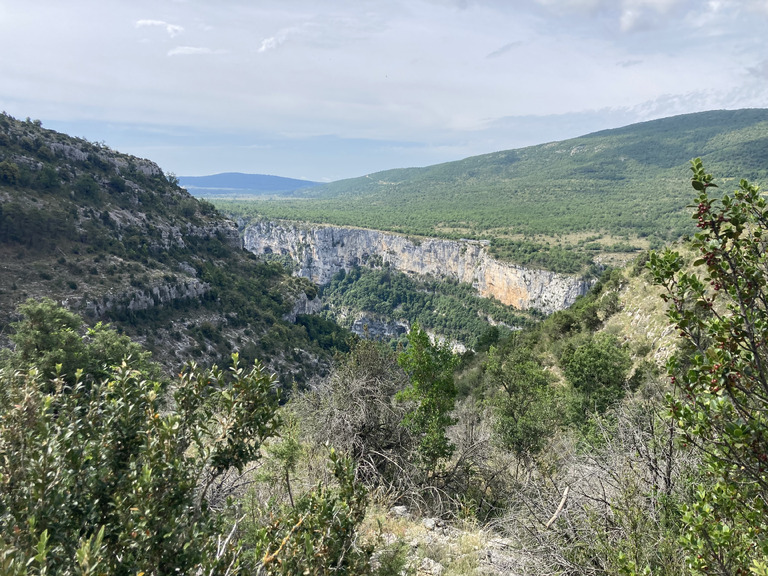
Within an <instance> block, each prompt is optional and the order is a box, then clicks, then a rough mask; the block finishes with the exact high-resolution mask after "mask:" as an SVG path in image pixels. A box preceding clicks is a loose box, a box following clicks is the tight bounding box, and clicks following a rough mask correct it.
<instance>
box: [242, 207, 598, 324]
mask: <svg viewBox="0 0 768 576" xmlns="http://www.w3.org/2000/svg"><path fill="white" fill-rule="evenodd" d="M242 235H243V245H244V247H245V248H246V249H247V250H250V251H251V252H254V253H256V254H280V255H285V256H290V257H291V258H292V259H293V260H294V261H295V262H296V263H297V269H298V274H299V275H300V276H304V277H306V278H309V279H311V280H312V281H314V282H317V283H318V284H327V283H328V282H329V281H330V280H331V278H332V277H333V275H334V274H336V273H337V272H339V271H340V270H350V269H351V268H352V267H354V266H359V265H369V266H381V265H384V264H388V265H389V266H391V267H392V268H394V269H396V270H399V271H401V272H405V273H408V274H418V275H422V276H426V275H431V276H434V277H436V278H448V279H452V280H456V281H459V282H465V283H468V284H471V285H472V286H474V287H475V289H476V290H477V291H478V293H479V294H480V295H481V296H484V297H494V298H496V299H497V300H499V301H500V302H502V303H504V304H507V305H509V306H514V307H515V308H518V309H529V308H536V309H539V310H541V311H542V312H545V313H551V312H554V311H556V310H561V309H563V308H567V307H568V306H570V305H571V304H572V303H573V301H574V300H575V299H576V297H577V296H579V295H581V294H584V293H585V292H586V291H587V289H588V287H589V285H588V284H587V282H585V281H583V280H581V279H578V278H575V277H573V276H567V275H564V274H558V273H555V272H550V271H548V270H535V269H528V268H523V267H522V266H516V265H514V264H509V263H506V262H500V261H498V260H496V259H494V258H492V257H491V256H490V255H489V254H488V251H487V247H486V244H485V243H482V242H478V241H471V240H462V241H457V240H440V239H435V238H419V239H412V238H409V237H406V236H401V235H398V234H391V233H386V232H380V231H377V230H364V229H360V228H341V227H336V226H319V225H318V226H313V225H301V224H297V223H291V222H269V221H256V222H251V223H248V224H247V225H245V226H243V230H242Z"/></svg>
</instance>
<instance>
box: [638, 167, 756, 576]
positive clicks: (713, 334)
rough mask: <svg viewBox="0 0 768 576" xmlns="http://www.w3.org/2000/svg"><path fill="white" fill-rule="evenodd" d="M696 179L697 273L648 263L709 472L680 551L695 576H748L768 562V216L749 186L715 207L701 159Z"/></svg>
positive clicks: (693, 436) (684, 420)
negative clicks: (678, 347) (676, 345)
mask: <svg viewBox="0 0 768 576" xmlns="http://www.w3.org/2000/svg"><path fill="white" fill-rule="evenodd" d="M691 169H692V170H693V178H692V185H693V187H694V189H696V190H697V191H698V198H697V204H696V205H695V206H694V207H695V209H696V211H695V213H694V218H695V219H696V221H697V227H698V228H699V232H698V233H697V234H696V235H695V236H694V238H693V240H692V241H691V245H692V247H693V248H694V250H695V251H696V252H698V253H700V255H699V258H698V259H697V260H696V261H695V262H694V265H695V266H696V267H699V268H698V270H694V271H688V270H687V269H686V268H685V266H684V261H683V258H682V257H681V256H680V254H679V253H676V252H674V251H671V250H666V251H665V252H664V253H662V254H652V255H651V260H650V268H651V270H652V272H653V275H654V280H655V281H656V282H657V283H658V284H661V285H662V286H664V287H665V288H666V291H667V292H666V294H665V296H664V298H665V300H666V301H667V302H668V303H669V312H668V316H669V319H670V321H671V322H672V324H673V326H674V327H675V328H676V329H677V330H678V331H679V334H680V337H681V338H682V341H683V344H684V346H683V349H682V351H681V353H680V355H679V358H678V359H677V361H675V362H672V363H670V374H671V375H672V376H673V380H674V381H675V382H676V383H677V385H678V387H679V389H680V392H681V394H680V395H679V396H677V397H675V398H674V399H673V400H672V411H673V413H674V415H675V417H676V419H677V421H678V425H679V426H680V428H681V430H682V431H683V433H684V434H685V436H686V439H687V441H688V442H690V443H691V444H692V445H694V446H696V447H697V448H698V449H699V450H700V451H701V453H702V455H703V458H704V462H705V464H706V467H705V471H706V473H707V478H706V481H704V482H702V483H701V485H700V486H699V487H698V489H697V491H696V500H695V501H694V502H693V504H691V505H690V506H689V507H688V509H687V511H686V514H685V518H684V522H685V524H686V533H685V538H684V539H683V541H684V543H685V546H686V548H687V550H688V553H689V557H688V561H689V563H690V565H691V568H692V569H694V570H695V571H696V572H699V573H706V574H747V573H748V572H749V571H750V570H751V569H753V568H755V566H757V565H758V564H760V563H762V564H763V565H764V563H765V562H766V560H767V559H768V536H766V534H768V521H767V520H766V519H767V518H768V417H767V416H766V414H768V412H767V409H768V346H767V345H766V339H765V335H766V333H768V292H766V286H768V266H767V265H766V263H767V262H768V256H767V252H766V242H767V241H768V238H767V236H768V206H767V204H766V200H765V198H764V197H763V196H762V195H761V193H760V191H759V189H758V187H757V186H755V185H753V184H750V183H749V182H747V181H746V180H741V182H740V184H739V187H738V189H736V190H735V191H734V192H733V193H732V194H723V195H722V196H721V197H719V198H718V195H715V194H713V191H712V189H713V188H716V185H715V184H714V183H713V178H712V176H711V175H710V174H708V173H706V172H705V170H704V167H703V165H702V162H701V160H700V159H696V160H694V161H693V162H692V168H691ZM755 569H756V568H755Z"/></svg>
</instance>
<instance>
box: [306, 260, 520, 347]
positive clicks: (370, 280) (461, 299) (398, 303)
mask: <svg viewBox="0 0 768 576" xmlns="http://www.w3.org/2000/svg"><path fill="white" fill-rule="evenodd" d="M321 296H322V298H323V302H324V303H326V305H327V306H328V308H329V309H330V313H331V314H335V315H338V312H339V311H345V312H347V311H350V310H353V311H356V310H359V311H364V312H369V313H372V314H375V315H377V316H382V317H385V318H388V319H389V320H391V321H402V322H404V323H406V324H407V325H410V324H413V323H415V322H418V324H419V326H422V327H423V328H425V329H428V330H431V331H434V332H436V333H438V334H446V335H448V334H449V335H450V337H451V338H453V339H456V340H458V341H460V342H462V343H464V344H465V345H467V346H473V345H476V344H477V342H478V340H479V339H480V338H481V337H482V336H483V335H484V334H485V333H486V332H487V331H488V329H489V319H490V320H492V321H495V322H500V323H503V325H506V326H510V327H519V326H523V325H528V324H529V323H530V322H531V320H530V317H529V315H526V314H524V313H520V312H518V311H515V310H513V309H511V308H510V307H509V306H504V305H503V304H501V303H499V302H498V301H496V300H494V299H491V298H481V297H480V296H478V295H477V292H476V290H475V289H474V288H472V286H470V285H469V284H460V283H457V282H449V281H438V280H433V279H424V280H417V279H414V278H411V277H409V276H408V275H406V274H404V273H402V272H397V271H395V270H391V269H389V268H386V267H385V268H383V269H379V270H377V269H370V268H363V267H355V268H353V269H352V270H350V271H349V272H343V271H341V272H339V273H338V274H336V275H334V277H333V278H332V279H331V282H330V283H329V284H327V285H326V286H323V287H322V289H321ZM497 330H498V328H497ZM502 330H503V328H502Z"/></svg>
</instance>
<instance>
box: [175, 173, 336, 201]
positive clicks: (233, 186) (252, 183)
mask: <svg viewBox="0 0 768 576" xmlns="http://www.w3.org/2000/svg"><path fill="white" fill-rule="evenodd" d="M320 184H321V182H312V181H311V180H299V179H296V178H283V177H281V176H270V175H267V174H243V173H241V172H224V173H222V174H213V175H210V176H179V185H180V186H182V187H183V188H186V189H187V191H188V192H189V193H190V194H192V195H193V196H197V197H200V198H211V197H217V198H222V197H237V198H244V197H248V196H259V195H265V194H266V195H270V194H285V193H286V192H293V191H294V190H300V189H303V188H311V187H313V186H318V185H320Z"/></svg>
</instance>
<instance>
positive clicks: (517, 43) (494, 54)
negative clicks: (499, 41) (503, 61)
mask: <svg viewBox="0 0 768 576" xmlns="http://www.w3.org/2000/svg"><path fill="white" fill-rule="evenodd" d="M522 44H523V42H522V41H521V40H516V41H515V42H509V43H508V44H504V46H502V47H501V48H498V49H496V50H494V51H493V52H491V53H490V54H488V55H487V56H486V58H489V59H490V58H498V57H499V56H501V55H502V54H506V53H507V52H509V51H510V50H512V49H513V48H517V47H518V46H522Z"/></svg>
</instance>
